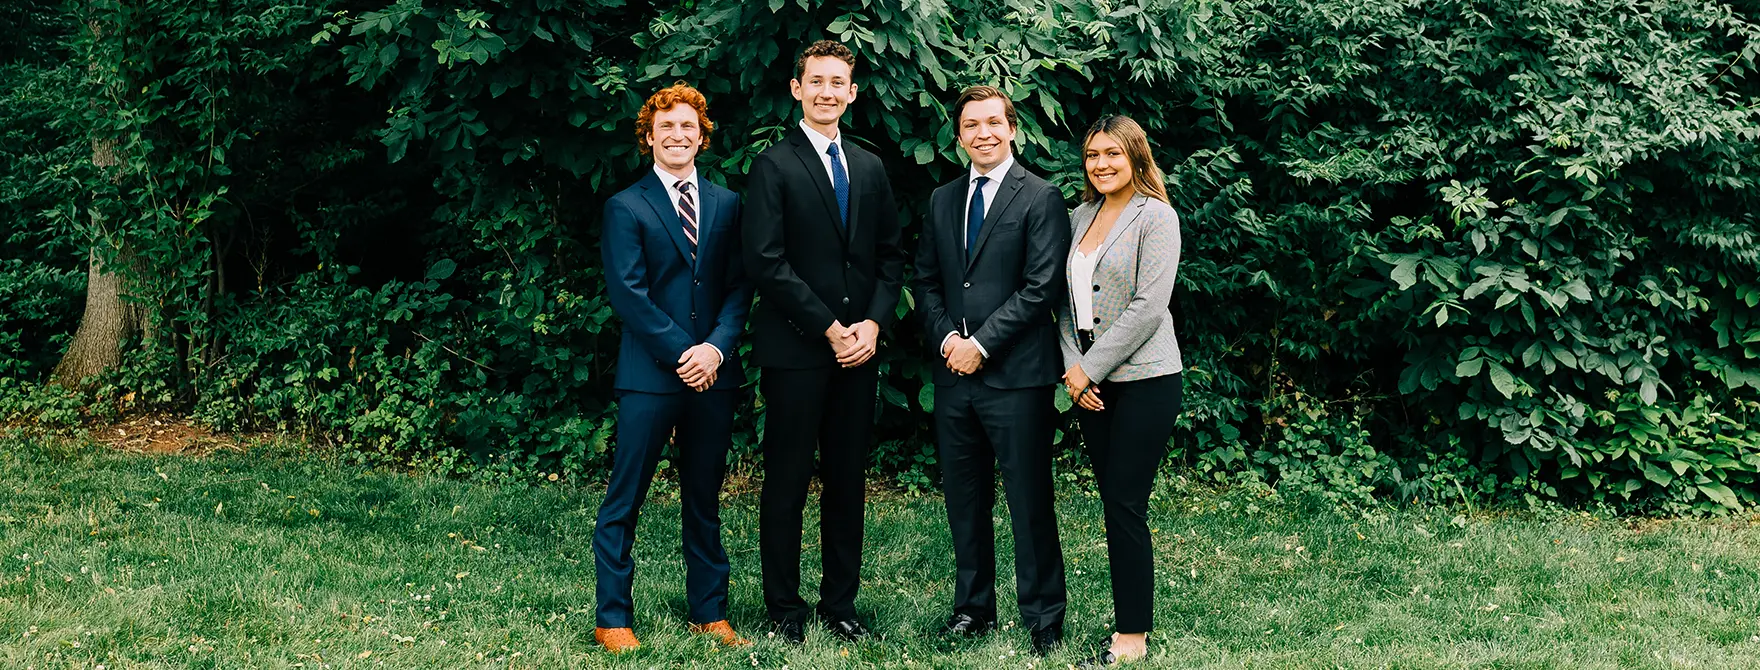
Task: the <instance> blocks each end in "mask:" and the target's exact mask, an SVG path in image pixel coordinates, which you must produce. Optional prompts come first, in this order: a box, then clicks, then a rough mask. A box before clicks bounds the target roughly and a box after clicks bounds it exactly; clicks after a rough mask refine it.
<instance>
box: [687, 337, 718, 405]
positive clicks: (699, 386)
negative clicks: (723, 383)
mask: <svg viewBox="0 0 1760 670" xmlns="http://www.w3.org/2000/svg"><path fill="white" fill-rule="evenodd" d="M720 374H721V354H720V352H717V351H716V350H715V347H712V346H710V345H709V343H707V342H705V343H703V344H699V345H697V346H694V347H691V348H689V349H686V350H684V355H682V356H679V357H678V378H679V379H681V380H683V381H684V384H685V386H689V387H691V390H692V391H697V392H699V393H700V392H703V391H707V390H709V387H711V386H714V385H715V378H716V377H718V376H719V375H720Z"/></svg>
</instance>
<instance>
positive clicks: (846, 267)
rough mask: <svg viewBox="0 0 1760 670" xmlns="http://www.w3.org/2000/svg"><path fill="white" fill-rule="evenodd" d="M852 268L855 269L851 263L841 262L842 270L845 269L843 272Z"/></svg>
mask: <svg viewBox="0 0 1760 670" xmlns="http://www.w3.org/2000/svg"><path fill="white" fill-rule="evenodd" d="M853 267H855V264H854V263H851V262H849V261H844V262H843V269H845V270H848V269H850V268H853Z"/></svg>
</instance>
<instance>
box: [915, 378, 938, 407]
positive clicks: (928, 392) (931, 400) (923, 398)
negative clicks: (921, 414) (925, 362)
mask: <svg viewBox="0 0 1760 670" xmlns="http://www.w3.org/2000/svg"><path fill="white" fill-rule="evenodd" d="M917 404H919V405H922V406H923V411H925V412H930V413H933V412H934V411H935V384H934V383H933V382H930V383H927V384H924V385H923V388H922V390H920V391H917Z"/></svg>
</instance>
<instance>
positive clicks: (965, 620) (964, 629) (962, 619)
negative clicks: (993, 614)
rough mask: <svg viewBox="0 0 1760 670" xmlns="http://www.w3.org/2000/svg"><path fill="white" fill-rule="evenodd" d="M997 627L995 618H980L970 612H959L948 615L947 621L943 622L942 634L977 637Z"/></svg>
mask: <svg viewBox="0 0 1760 670" xmlns="http://www.w3.org/2000/svg"><path fill="white" fill-rule="evenodd" d="M995 629H996V620H995V619H979V618H977V617H974V616H972V615H970V614H961V613H958V612H956V613H954V615H953V616H950V617H947V622H946V623H943V624H941V632H942V634H944V635H957V636H959V637H977V636H979V635H984V634H986V633H989V632H990V631H992V630H995Z"/></svg>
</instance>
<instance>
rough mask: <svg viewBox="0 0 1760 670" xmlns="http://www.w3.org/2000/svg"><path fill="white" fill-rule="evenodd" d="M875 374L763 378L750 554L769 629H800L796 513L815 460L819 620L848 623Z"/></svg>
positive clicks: (777, 372) (858, 568)
mask: <svg viewBox="0 0 1760 670" xmlns="http://www.w3.org/2000/svg"><path fill="white" fill-rule="evenodd" d="M876 368H877V366H876V365H875V364H874V363H872V362H870V363H868V364H867V365H863V366H861V367H859V368H853V369H845V368H813V369H808V370H784V369H780V368H764V378H763V381H761V382H760V388H761V389H762V390H763V392H764V406H765V410H764V491H763V493H762V494H761V496H760V500H759V507H758V554H759V559H760V562H761V563H762V564H763V567H764V605H765V608H766V609H767V610H768V612H769V615H770V618H771V619H772V620H776V621H781V620H784V619H791V620H797V621H798V620H803V619H805V618H806V615H807V603H806V601H805V600H802V599H801V595H800V587H801V511H802V509H803V508H805V507H806V504H807V486H808V484H810V483H811V482H812V478H813V452H814V451H815V449H817V451H818V454H819V484H820V486H821V489H820V493H819V510H820V512H819V552H820V556H821V557H822V561H823V564H824V573H823V575H822V576H821V578H820V581H819V608H818V609H819V614H820V615H821V616H824V617H827V618H831V619H852V618H855V614H856V608H855V602H856V588H857V587H858V586H859V585H860V584H861V576H862V508H863V505H864V504H865V503H866V493H867V490H866V489H867V480H866V477H865V473H864V470H865V468H866V467H867V464H868V442H869V441H870V440H871V439H872V436H873V433H874V394H875V392H876V386H875V384H876V382H877V380H878V376H877V373H876Z"/></svg>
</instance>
